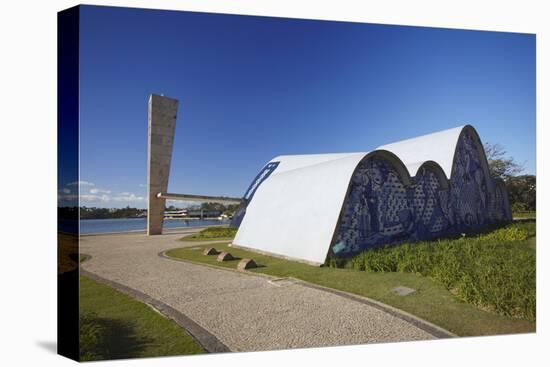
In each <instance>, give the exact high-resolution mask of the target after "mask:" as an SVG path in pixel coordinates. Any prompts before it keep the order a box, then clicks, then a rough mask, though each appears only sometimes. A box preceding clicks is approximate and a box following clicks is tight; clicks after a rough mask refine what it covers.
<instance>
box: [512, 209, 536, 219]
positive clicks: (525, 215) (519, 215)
mask: <svg viewBox="0 0 550 367" xmlns="http://www.w3.org/2000/svg"><path fill="white" fill-rule="evenodd" d="M512 217H514V218H533V219H534V218H536V217H537V212H535V211H530V212H515V213H512Z"/></svg>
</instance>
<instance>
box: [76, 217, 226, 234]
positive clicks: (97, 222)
mask: <svg viewBox="0 0 550 367" xmlns="http://www.w3.org/2000/svg"><path fill="white" fill-rule="evenodd" d="M229 222H230V221H229V220H207V219H205V220H200V219H193V220H183V219H181V220H180V219H177V220H176V219H171V220H165V221H164V228H185V227H202V226H216V225H217V226H219V225H221V224H229ZM146 225H147V219H146V218H121V219H83V220H81V221H80V233H82V234H90V233H110V232H132V231H145V229H146Z"/></svg>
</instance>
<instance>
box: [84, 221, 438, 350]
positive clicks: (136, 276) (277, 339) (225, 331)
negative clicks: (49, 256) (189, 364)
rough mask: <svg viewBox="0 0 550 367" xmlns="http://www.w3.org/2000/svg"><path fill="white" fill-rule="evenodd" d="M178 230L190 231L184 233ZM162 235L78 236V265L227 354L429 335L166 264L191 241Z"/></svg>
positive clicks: (239, 279) (304, 295) (386, 317)
mask: <svg viewBox="0 0 550 367" xmlns="http://www.w3.org/2000/svg"><path fill="white" fill-rule="evenodd" d="M185 231H186V233H191V232H194V231H197V230H196V229H189V230H185ZM182 235H183V232H182V231H180V232H178V233H174V232H168V233H167V234H164V235H162V236H154V237H147V236H145V235H144V234H141V233H138V234H111V235H97V236H83V237H81V242H80V251H81V252H82V253H85V254H89V255H91V256H92V258H91V259H90V260H88V261H86V262H85V263H84V264H83V266H82V268H83V269H84V270H85V271H87V272H90V273H92V274H95V275H98V276H100V277H102V278H105V279H107V280H109V281H112V282H116V283H118V284H121V285H123V286H125V287H128V288H130V289H133V290H135V291H137V292H138V293H140V294H145V295H147V296H149V297H151V298H153V299H154V300H156V301H158V303H164V304H165V305H167V306H168V308H170V309H174V310H177V311H179V312H181V313H182V314H183V315H185V316H186V317H187V318H189V319H191V320H193V322H194V323H196V324H198V325H199V326H200V327H202V328H204V329H206V330H207V331H208V332H209V333H210V334H212V335H213V336H214V337H215V338H217V339H218V340H219V341H220V342H221V343H223V344H224V345H225V346H227V348H229V350H231V351H258V350H272V349H285V348H302V347H319V346H333V345H349V344H365V343H379V342H396V341H409V340H425V339H434V338H435V337H434V335H432V334H430V333H428V332H427V331H425V330H423V328H421V327H418V325H415V324H414V323H411V322H408V321H406V320H404V319H402V318H400V317H396V316H395V315H392V314H391V313H388V312H385V311H383V310H380V309H379V308H376V307H372V306H371V305H368V304H365V303H362V302H358V301H356V300H353V299H350V298H348V297H342V296H341V295H338V294H334V293H332V292H327V291H324V290H322V289H315V288H313V287H309V286H305V285H303V284H300V283H293V282H281V283H280V284H277V283H278V282H274V283H275V284H272V283H270V282H269V281H268V279H267V278H266V277H262V276H251V275H247V274H241V273H238V272H229V271H227V270H218V269H214V268H211V267H206V266H201V265H196V264H191V263H186V262H179V261H173V260H169V259H165V258H162V257H159V256H158V254H159V253H160V252H161V251H164V250H168V249H171V248H176V247H182V246H196V245H197V243H196V242H195V243H184V242H181V241H178V239H179V238H180V237H182Z"/></svg>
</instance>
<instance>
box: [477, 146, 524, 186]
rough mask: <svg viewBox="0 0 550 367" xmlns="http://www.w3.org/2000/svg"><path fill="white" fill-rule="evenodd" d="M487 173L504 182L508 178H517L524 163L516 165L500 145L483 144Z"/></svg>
mask: <svg viewBox="0 0 550 367" xmlns="http://www.w3.org/2000/svg"><path fill="white" fill-rule="evenodd" d="M483 148H484V149H485V155H486V156H487V162H488V163H489V171H490V172H491V176H493V177H498V178H501V179H503V180H504V181H506V180H507V179H508V178H510V177H513V176H517V175H519V174H520V173H522V172H523V170H524V163H518V162H516V161H515V160H514V158H513V157H510V156H508V155H507V152H506V150H505V149H504V147H503V146H502V145H500V144H492V143H485V144H483Z"/></svg>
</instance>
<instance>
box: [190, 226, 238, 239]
mask: <svg viewBox="0 0 550 367" xmlns="http://www.w3.org/2000/svg"><path fill="white" fill-rule="evenodd" d="M236 234H237V228H232V227H210V228H205V229H203V230H202V231H200V232H198V233H195V234H193V235H191V236H187V237H183V238H182V239H183V240H186V239H195V240H200V239H205V240H208V239H212V238H233V237H235V235H236Z"/></svg>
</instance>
